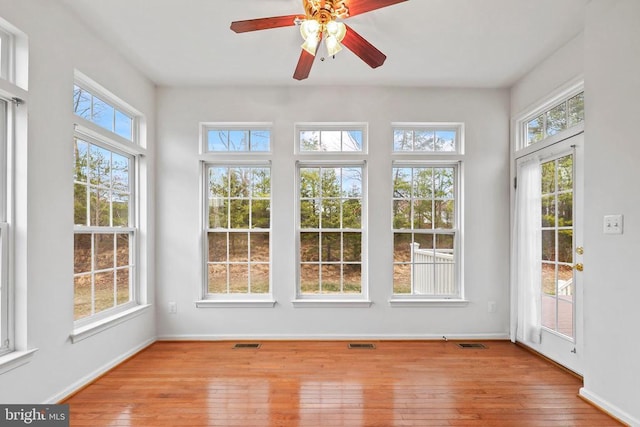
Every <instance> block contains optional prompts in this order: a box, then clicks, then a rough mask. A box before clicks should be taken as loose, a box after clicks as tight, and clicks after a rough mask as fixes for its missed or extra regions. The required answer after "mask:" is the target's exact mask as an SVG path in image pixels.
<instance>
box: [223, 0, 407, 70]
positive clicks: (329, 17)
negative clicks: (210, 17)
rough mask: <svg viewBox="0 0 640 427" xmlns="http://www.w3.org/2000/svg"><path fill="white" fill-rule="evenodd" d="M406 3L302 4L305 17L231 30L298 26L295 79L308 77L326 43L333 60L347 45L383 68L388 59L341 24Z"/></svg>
mask: <svg viewBox="0 0 640 427" xmlns="http://www.w3.org/2000/svg"><path fill="white" fill-rule="evenodd" d="M405 1H408V0H302V5H303V7H304V11H305V13H304V15H302V14H296V15H286V16H272V17H269V18H258V19H248V20H245V21H234V22H232V23H231V29H232V30H233V31H235V32H236V33H245V32H249V31H258V30H268V29H270V28H280V27H289V26H294V25H299V26H300V33H301V34H302V37H303V39H304V43H303V44H302V52H301V53H300V59H299V60H298V65H297V66H296V70H295V72H294V73H293V78H294V79H297V80H304V79H306V78H307V77H309V73H310V71H311V66H312V65H313V60H314V59H315V56H316V53H317V52H318V47H319V46H320V43H321V41H322V40H323V39H324V42H325V46H326V48H327V53H328V55H329V56H334V55H335V54H336V53H338V52H339V51H340V50H342V45H344V46H346V47H347V49H349V50H350V51H352V52H353V53H355V54H356V55H357V56H358V57H359V58H360V59H362V60H363V61H364V62H366V63H367V64H368V65H369V66H370V67H371V68H377V67H379V66H381V65H382V64H383V63H384V61H385V60H386V59H387V57H386V55H385V54H384V53H382V52H380V51H379V50H378V49H377V48H376V47H375V46H373V45H372V44H371V43H369V42H368V41H367V40H365V39H364V38H363V37H362V36H361V35H360V34H358V33H356V32H355V31H354V30H353V29H352V28H351V27H349V26H348V25H346V24H344V23H343V22H342V20H344V19H347V18H350V17H352V16H356V15H361V14H363V13H366V12H370V11H372V10H376V9H380V8H383V7H387V6H392V5H394V4H397V3H402V2H405ZM341 43H342V45H341Z"/></svg>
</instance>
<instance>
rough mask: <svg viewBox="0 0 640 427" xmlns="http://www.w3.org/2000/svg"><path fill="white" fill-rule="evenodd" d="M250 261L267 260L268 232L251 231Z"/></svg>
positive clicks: (268, 258)
mask: <svg viewBox="0 0 640 427" xmlns="http://www.w3.org/2000/svg"><path fill="white" fill-rule="evenodd" d="M249 239H250V241H251V254H250V255H251V261H252V262H256V261H260V262H269V260H270V259H271V258H270V257H269V233H251V234H250V235H249Z"/></svg>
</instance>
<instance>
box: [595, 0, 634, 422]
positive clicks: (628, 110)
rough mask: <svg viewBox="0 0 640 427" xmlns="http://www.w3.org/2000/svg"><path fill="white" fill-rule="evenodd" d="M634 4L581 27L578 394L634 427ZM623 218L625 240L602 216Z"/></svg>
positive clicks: (612, 0) (605, 9) (604, 6)
mask: <svg viewBox="0 0 640 427" xmlns="http://www.w3.org/2000/svg"><path fill="white" fill-rule="evenodd" d="M639 76H640V2H638V1H637V0H599V1H592V2H591V3H589V6H588V11H587V22H586V26H585V111H586V123H585V126H586V127H585V144H586V148H585V162H586V174H585V175H586V178H585V208H586V209H585V222H586V227H585V254H584V265H585V281H584V286H585V289H584V299H585V312H586V313H587V314H586V316H585V320H584V323H585V333H586V336H585V362H586V370H585V381H584V389H583V390H582V394H583V395H585V396H586V397H589V398H591V399H592V400H594V401H595V402H596V403H598V404H600V405H601V406H604V407H605V408H608V409H609V410H611V411H612V412H614V413H616V414H618V415H620V416H621V417H622V418H623V419H624V420H626V421H627V422H629V423H630V424H632V425H636V426H639V425H640V389H639V388H638V379H639V378H640V341H639V340H638V326H639V325H640V310H638V301H640V286H638V285H639V279H638V253H639V249H640V198H639V197H638V194H639V193H638V183H640V168H638V161H639V160H640V143H639V142H640V141H639V137H638V117H640V104H639V103H638V99H640V77H639ZM612 213H613V214H615V213H619V214H624V234H623V235H604V234H603V231H602V230H603V225H602V223H603V216H604V215H606V214H612Z"/></svg>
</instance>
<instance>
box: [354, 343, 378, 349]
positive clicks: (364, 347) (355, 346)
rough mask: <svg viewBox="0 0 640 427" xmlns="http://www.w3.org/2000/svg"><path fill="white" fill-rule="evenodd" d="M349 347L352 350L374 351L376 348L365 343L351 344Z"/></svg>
mask: <svg viewBox="0 0 640 427" xmlns="http://www.w3.org/2000/svg"><path fill="white" fill-rule="evenodd" d="M348 347H349V348H350V349H354V348H357V349H364V350H373V349H375V348H376V346H375V344H365V343H349V345H348Z"/></svg>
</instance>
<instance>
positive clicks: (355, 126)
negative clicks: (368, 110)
mask: <svg viewBox="0 0 640 427" xmlns="http://www.w3.org/2000/svg"><path fill="white" fill-rule="evenodd" d="M305 131H320V132H322V131H329V132H331V131H347V132H348V131H360V132H362V149H361V150H360V151H337V150H336V151H306V150H302V149H301V147H300V143H301V141H300V133H301V132H305ZM294 132H295V138H294V140H295V146H294V154H295V155H300V156H312V157H316V158H317V157H318V156H327V157H330V156H332V155H333V156H335V155H341V156H343V157H342V158H344V156H366V155H367V154H368V153H369V143H368V140H369V124H368V123H365V122H339V123H328V122H300V123H296V124H295V125H294Z"/></svg>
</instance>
